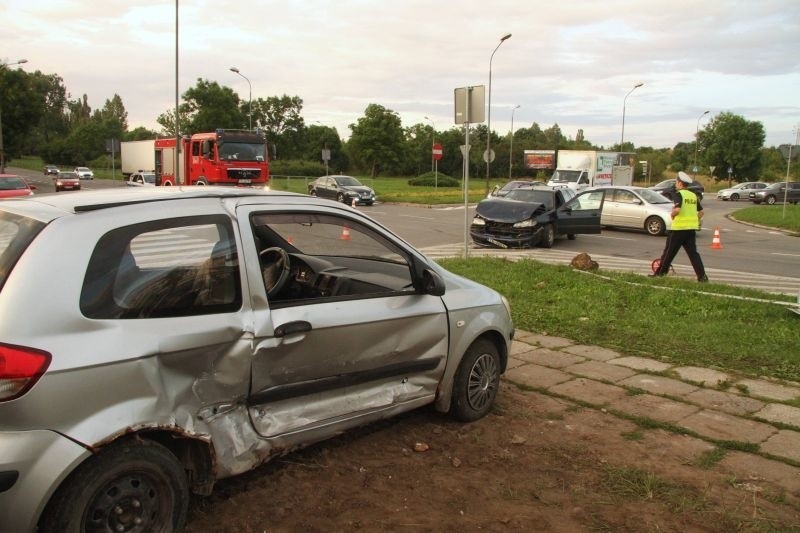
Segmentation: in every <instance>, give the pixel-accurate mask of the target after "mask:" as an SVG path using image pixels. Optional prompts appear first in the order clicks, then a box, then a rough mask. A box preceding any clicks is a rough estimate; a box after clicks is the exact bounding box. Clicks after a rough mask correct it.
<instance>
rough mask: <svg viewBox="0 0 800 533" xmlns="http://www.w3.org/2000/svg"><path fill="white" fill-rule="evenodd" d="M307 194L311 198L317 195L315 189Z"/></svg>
mask: <svg viewBox="0 0 800 533" xmlns="http://www.w3.org/2000/svg"><path fill="white" fill-rule="evenodd" d="M308 194H310V195H311V196H316V195H317V190H316V189H311V192H310V193H308Z"/></svg>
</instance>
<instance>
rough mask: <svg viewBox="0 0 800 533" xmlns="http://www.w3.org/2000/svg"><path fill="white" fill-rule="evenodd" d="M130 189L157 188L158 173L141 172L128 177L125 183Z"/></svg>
mask: <svg viewBox="0 0 800 533" xmlns="http://www.w3.org/2000/svg"><path fill="white" fill-rule="evenodd" d="M125 184H126V185H127V186H128V187H155V186H156V173H155V172H145V171H144V170H140V171H139V172H134V173H133V174H131V175H130V176H128V181H126V182H125Z"/></svg>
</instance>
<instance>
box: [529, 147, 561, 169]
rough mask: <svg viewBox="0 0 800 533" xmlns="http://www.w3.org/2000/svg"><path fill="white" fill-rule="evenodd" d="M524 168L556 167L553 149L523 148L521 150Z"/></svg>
mask: <svg viewBox="0 0 800 533" xmlns="http://www.w3.org/2000/svg"><path fill="white" fill-rule="evenodd" d="M523 160H524V162H525V168H527V169H531V170H542V169H551V168H556V151H555V150H525V151H524V152H523Z"/></svg>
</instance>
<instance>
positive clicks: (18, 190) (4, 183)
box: [0, 174, 36, 199]
mask: <svg viewBox="0 0 800 533" xmlns="http://www.w3.org/2000/svg"><path fill="white" fill-rule="evenodd" d="M35 190H36V185H29V184H28V182H27V181H25V180H24V179H23V178H20V177H19V176H17V175H15V174H0V199H6V198H19V197H21V196H31V195H33V191H35Z"/></svg>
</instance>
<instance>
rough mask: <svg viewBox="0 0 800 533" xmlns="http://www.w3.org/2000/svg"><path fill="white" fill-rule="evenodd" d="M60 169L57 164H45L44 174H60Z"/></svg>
mask: <svg viewBox="0 0 800 533" xmlns="http://www.w3.org/2000/svg"><path fill="white" fill-rule="evenodd" d="M58 173H59V170H58V167H57V166H55V165H45V166H44V175H45V176H58Z"/></svg>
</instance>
